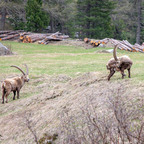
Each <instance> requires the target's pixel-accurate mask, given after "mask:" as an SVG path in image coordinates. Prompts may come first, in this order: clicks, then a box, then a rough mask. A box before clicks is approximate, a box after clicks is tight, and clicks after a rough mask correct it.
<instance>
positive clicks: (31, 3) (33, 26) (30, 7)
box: [26, 0, 49, 32]
mask: <svg viewBox="0 0 144 144" xmlns="http://www.w3.org/2000/svg"><path fill="white" fill-rule="evenodd" d="M26 19H27V30H28V31H34V32H39V31H41V30H42V29H43V28H45V27H46V26H48V23H49V16H48V15H47V14H46V13H45V12H44V11H43V10H42V0H28V1H27V6H26Z"/></svg>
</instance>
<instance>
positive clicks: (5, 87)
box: [2, 64, 29, 104]
mask: <svg viewBox="0 0 144 144" xmlns="http://www.w3.org/2000/svg"><path fill="white" fill-rule="evenodd" d="M25 66H26V70H27V71H26V73H25V72H24V71H23V70H22V69H21V68H19V67H18V66H15V65H12V66H11V67H15V68H17V69H18V70H20V71H21V72H22V74H23V75H22V76H20V77H14V78H9V79H6V80H4V81H3V82H2V103H3V104H4V97H5V98H6V103H7V102H8V100H7V97H8V95H9V94H10V92H11V91H13V94H14V96H13V100H15V95H16V92H17V98H18V99H19V92H20V89H21V88H22V87H23V85H24V83H25V82H28V81H29V76H28V67H27V65H26V64H25Z"/></svg>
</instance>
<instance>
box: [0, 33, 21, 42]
mask: <svg viewBox="0 0 144 144" xmlns="http://www.w3.org/2000/svg"><path fill="white" fill-rule="evenodd" d="M19 35H20V34H15V35H9V36H7V37H4V38H1V39H0V40H2V41H3V40H9V39H12V38H16V37H18V36H19Z"/></svg>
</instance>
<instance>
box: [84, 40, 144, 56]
mask: <svg viewBox="0 0 144 144" xmlns="http://www.w3.org/2000/svg"><path fill="white" fill-rule="evenodd" d="M84 42H85V43H90V44H91V45H92V46H93V47H98V46H99V45H100V44H107V43H108V42H110V43H112V44H113V45H118V48H119V49H120V50H126V51H130V52H141V53H144V45H139V44H134V45H132V44H130V43H129V42H128V41H127V40H123V41H120V40H115V39H110V38H105V39H102V40H93V39H89V38H85V39H84Z"/></svg>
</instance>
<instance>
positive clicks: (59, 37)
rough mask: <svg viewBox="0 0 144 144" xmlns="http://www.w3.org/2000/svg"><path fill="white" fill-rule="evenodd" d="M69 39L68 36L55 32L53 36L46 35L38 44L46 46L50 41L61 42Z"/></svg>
mask: <svg viewBox="0 0 144 144" xmlns="http://www.w3.org/2000/svg"><path fill="white" fill-rule="evenodd" d="M67 38H69V36H68V35H62V34H61V33H59V32H56V33H54V34H51V35H48V36H46V37H45V38H44V39H42V40H41V41H38V43H39V44H44V45H46V44H48V43H49V42H50V41H62V40H63V39H67Z"/></svg>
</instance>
